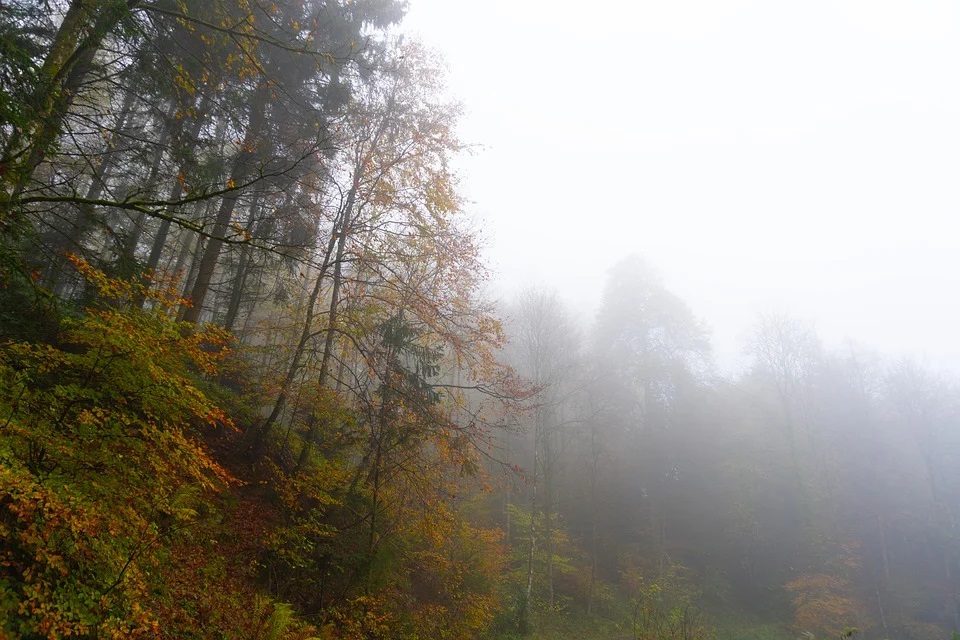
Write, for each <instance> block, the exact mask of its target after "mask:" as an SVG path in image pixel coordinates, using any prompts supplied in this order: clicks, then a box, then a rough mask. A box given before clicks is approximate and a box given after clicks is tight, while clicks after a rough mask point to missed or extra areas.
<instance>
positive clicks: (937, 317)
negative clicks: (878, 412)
mask: <svg viewBox="0 0 960 640" xmlns="http://www.w3.org/2000/svg"><path fill="white" fill-rule="evenodd" d="M958 20H960V2H948V1H945V0H900V1H895V0H805V1H804V2H787V1H784V0H762V1H760V0H758V1H754V2H751V1H749V0H640V1H637V2H624V1H622V0H618V1H615V2H607V3H595V4H588V3H584V2H566V1H553V2H548V1H546V0H526V1H524V0H517V1H514V2H509V1H506V0H410V13H409V17H408V20H407V27H408V29H409V30H411V31H413V32H416V33H419V34H420V36H421V39H422V40H423V41H424V42H426V43H427V44H428V45H429V46H431V47H433V48H435V49H437V50H438V51H440V52H441V53H442V54H443V55H444V57H445V58H446V60H447V62H448V64H449V66H450V73H451V75H450V85H451V91H452V93H453V95H455V96H456V97H457V98H458V99H460V100H461V101H462V102H463V104H464V105H465V107H466V109H467V115H466V117H465V119H464V122H463V126H462V128H461V132H462V136H463V138H464V139H465V140H467V141H470V142H476V143H479V144H482V145H483V147H484V148H483V149H482V150H481V151H480V152H479V153H477V154H476V155H475V156H473V157H471V158H469V159H466V160H465V161H464V162H463V165H462V166H463V170H462V173H463V178H464V186H465V192H466V194H467V197H468V198H470V200H471V201H472V202H473V205H472V210H473V212H474V213H475V214H476V215H477V216H478V217H480V218H482V219H483V220H485V221H486V227H487V235H488V237H489V241H490V249H489V253H488V254H489V257H490V261H491V264H492V265H493V266H494V268H495V269H496V271H497V272H498V274H499V280H498V283H499V284H498V290H499V291H502V292H503V293H504V294H505V295H509V293H510V292H512V291H514V290H516V289H518V288H521V287H523V286H526V285H528V284H535V283H540V284H546V285H548V286H555V287H556V288H557V289H559V290H560V291H561V293H562V295H563V296H564V297H565V298H566V299H567V300H568V301H569V302H570V303H572V304H575V305H577V306H578V307H580V308H586V309H588V314H589V315H590V316H591V317H592V313H593V309H594V308H595V307H596V305H597V303H598V301H599V297H600V291H601V289H602V286H603V282H604V278H605V275H606V270H607V268H608V267H609V266H610V265H612V264H613V263H614V262H616V261H617V260H619V259H620V258H622V257H624V256H625V255H627V254H629V253H634V252H635V253H639V254H641V255H643V256H644V257H645V258H646V259H647V260H649V261H650V262H651V263H652V264H653V265H655V266H656V267H657V268H658V269H659V270H660V271H661V272H662V274H663V276H664V279H665V281H666V283H667V285H668V286H669V288H671V289H672V290H673V291H674V292H675V293H677V294H678V295H680V296H681V297H682V298H684V299H685V300H686V301H687V303H688V304H689V305H690V306H691V308H692V309H693V310H694V312H695V313H696V314H697V315H698V316H699V317H701V318H702V319H704V320H705V321H706V322H707V323H708V324H709V325H710V326H711V327H712V328H713V334H714V344H715V347H716V351H717V355H718V360H719V361H720V362H721V363H723V364H724V365H726V366H731V365H732V364H734V363H735V362H736V359H737V357H738V354H739V345H740V341H739V336H740V335H741V334H742V333H743V332H744V331H745V330H746V328H747V327H748V326H749V325H750V324H751V323H753V321H754V320H755V319H756V317H757V314H758V313H759V312H761V311H770V310H776V311H788V312H789V313H791V314H792V315H794V316H796V317H798V318H802V319H807V320H813V321H815V323H816V327H817V329H818V332H819V333H820V335H821V337H822V338H823V339H824V340H825V341H826V342H827V344H828V345H832V346H836V345H839V344H840V343H841V342H842V341H843V340H845V339H846V338H848V337H849V338H852V339H854V340H856V341H857V342H860V343H864V344H867V345H870V346H873V347H876V348H878V349H880V350H882V351H884V352H887V353H892V354H903V353H913V354H916V355H918V356H920V357H924V358H925V359H926V360H927V362H929V363H930V364H933V365H940V366H950V367H951V368H954V369H956V370H960V297H958V294H960V287H958V284H960V222H958V216H957V212H958V209H960V38H958V35H960V34H958Z"/></svg>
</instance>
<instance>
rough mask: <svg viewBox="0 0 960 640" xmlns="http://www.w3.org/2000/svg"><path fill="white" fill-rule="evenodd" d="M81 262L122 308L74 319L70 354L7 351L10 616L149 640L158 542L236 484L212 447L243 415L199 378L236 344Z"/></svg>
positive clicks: (5, 492) (17, 630) (13, 629)
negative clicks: (137, 303) (227, 409)
mask: <svg viewBox="0 0 960 640" xmlns="http://www.w3.org/2000/svg"><path fill="white" fill-rule="evenodd" d="M77 266H78V268H79V269H80V270H81V272H82V273H84V275H85V276H86V277H87V278H88V279H89V281H90V282H91V284H92V285H93V286H95V287H96V289H97V291H98V293H99V295H100V296H101V299H103V300H106V301H109V302H110V304H104V305H102V306H101V307H100V308H91V309H89V310H88V313H87V315H86V316H84V317H82V318H80V319H77V320H67V321H65V322H64V325H63V326H64V328H63V331H62V333H61V335H60V336H59V338H60V340H61V345H60V346H55V345H49V344H30V343H23V342H7V343H5V344H3V345H2V351H0V380H2V384H0V388H2V392H0V393H2V396H0V407H2V409H0V415H2V420H3V422H2V427H0V471H2V473H3V480H4V481H3V482H2V483H0V486H2V494H0V504H2V507H3V512H2V519H3V520H2V522H3V526H2V529H0V534H2V538H3V545H2V546H3V549H4V552H3V573H2V576H3V577H2V580H0V589H2V594H3V595H2V598H0V602H2V603H3V604H2V607H3V612H4V615H0V619H3V620H6V621H8V622H7V623H6V624H7V625H12V626H8V627H7V632H8V633H14V634H18V635H19V636H29V635H31V634H40V635H44V636H49V637H56V636H58V635H77V636H79V635H85V634H94V633H96V634H102V635H106V636H110V635H111V634H112V635H113V636H116V637H137V636H138V635H146V634H151V633H154V631H155V630H156V628H157V624H158V621H157V618H156V617H155V616H153V615H152V614H151V613H150V611H149V608H148V607H147V606H145V605H146V602H147V600H148V597H147V595H146V590H147V588H148V585H149V582H150V581H149V579H148V576H149V575H150V573H151V571H153V570H154V569H153V567H154V566H155V563H156V561H157V555H156V548H157V546H158V545H160V544H162V543H163V542H164V541H166V540H170V539H173V538H175V537H176V536H177V535H178V533H179V532H180V531H181V530H182V529H184V528H186V527H189V526H191V524H192V523H193V522H195V521H196V519H197V517H198V516H199V514H200V511H199V510H200V509H203V508H204V504H205V502H206V501H208V500H209V499H210V496H212V495H214V494H215V493H216V492H218V491H219V490H221V489H222V487H224V486H226V485H227V484H228V483H229V482H231V479H230V476H229V474H228V473H227V472H226V471H225V470H224V469H223V468H222V467H221V466H220V465H218V464H217V463H216V462H214V461H213V460H212V459H211V457H210V455H209V453H208V451H207V449H206V447H205V446H204V445H203V444H202V442H201V441H200V440H199V437H200V436H201V434H202V433H203V432H204V431H208V430H211V429H217V430H221V429H228V428H230V421H229V419H228V418H227V417H226V416H225V415H224V414H223V413H222V412H221V411H220V410H219V409H218V408H217V407H215V406H214V405H212V404H211V403H209V402H208V401H207V400H206V398H205V397H204V395H203V394H202V393H201V392H200V391H199V390H198V389H197V387H196V386H195V385H194V384H193V382H192V379H193V375H194V373H193V371H202V372H205V373H206V374H213V373H214V372H215V368H216V363H217V361H218V360H219V359H220V358H221V357H222V354H223V348H224V336H222V335H221V334H219V333H218V332H216V331H201V332H195V333H194V332H188V333H185V332H184V331H183V327H181V326H179V325H178V324H177V323H176V322H175V321H173V320H171V319H170V317H169V316H168V315H166V313H165V311H166V310H167V309H169V308H170V307H171V306H172V305H173V304H175V303H176V300H175V299H171V298H170V297H169V293H168V292H165V291H164V290H157V291H156V292H155V293H153V294H151V295H153V296H154V297H155V300H156V301H157V305H156V306H155V307H154V308H153V309H152V310H151V311H149V312H145V313H144V312H140V311H139V310H131V309H130V307H129V306H127V305H128V303H129V301H130V300H131V299H132V297H133V296H134V295H136V293H137V292H136V291H135V285H133V284H131V283H128V282H119V281H113V280H109V279H107V278H106V277H105V276H104V275H103V274H102V273H101V272H98V271H96V270H94V269H92V268H91V267H89V266H88V265H86V264H85V263H83V262H78V263H77ZM14 612H16V615H13V614H14Z"/></svg>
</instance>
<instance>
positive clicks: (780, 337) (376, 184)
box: [0, 0, 960, 640]
mask: <svg viewBox="0 0 960 640" xmlns="http://www.w3.org/2000/svg"><path fill="white" fill-rule="evenodd" d="M407 10H408V6H407V3H405V2H403V1H402V0H338V1H328V0H45V1H40V0H4V1H3V2H0V184H2V189H0V638H2V639H19V638H25V639H26V638H37V639H39V638H45V639H51V640H53V639H60V638H98V639H101V638H170V639H173V638H234V639H237V640H240V639H245V640H282V639H291V640H292V639H301V640H307V639H309V638H316V639H329V640H333V639H343V640H347V639H350V640H360V639H384V640H386V639H394V638H396V639H414V638H417V639H424V640H426V639H434V638H437V639H472V638H478V639H519V638H558V639H564V638H567V639H584V640H591V639H597V640H626V639H635V640H709V639H712V638H716V639H719V640H838V639H840V638H854V637H855V638H863V639H868V640H885V639H889V640H946V639H949V638H951V637H954V638H956V637H957V635H956V634H957V632H958V631H960V472H958V463H960V458H958V455H960V386H958V385H957V382H956V380H955V379H954V378H953V377H951V376H952V374H951V372H950V371H948V370H941V369H939V368H937V367H935V366H931V365H928V364H926V363H925V361H924V360H923V358H914V357H910V356H904V355H902V354H888V353H886V352H885V351H883V345H876V349H875V348H874V347H873V346H870V345H866V344H863V343H861V342H858V341H855V340H852V341H850V342H847V343H845V344H844V345H842V346H837V345H836V344H828V342H826V341H824V340H822V339H821V338H820V337H819V336H818V332H817V329H816V326H815V325H814V322H813V320H815V319H810V320H808V319H805V318H802V317H798V316H795V315H793V314H791V313H789V312H786V311H779V310H772V311H771V310H768V311H764V312H762V313H760V312H758V313H757V314H756V315H755V320H754V322H753V324H752V325H751V326H745V327H743V334H742V337H743V339H742V345H741V346H742V354H743V355H742V362H743V363H744V365H743V366H742V367H740V368H738V369H736V370H734V369H731V368H729V367H724V366H720V365H719V364H718V362H717V358H716V356H715V347H714V346H713V344H712V343H713V341H714V339H713V337H712V335H711V330H710V328H709V326H710V325H709V324H708V321H709V318H701V317H700V316H699V315H698V314H696V313H695V312H694V311H693V309H692V307H691V306H690V305H689V304H688V303H687V302H686V301H685V300H684V299H683V298H682V297H681V296H680V295H678V294H677V293H675V290H674V289H672V288H671V287H670V286H669V283H668V279H667V278H665V277H664V276H663V275H661V272H660V271H659V270H658V268H657V265H655V264H653V263H652V261H650V260H649V259H648V258H645V257H644V255H643V252H642V251H640V250H639V248H638V250H637V251H635V252H633V253H632V254H631V253H625V254H624V255H620V256H605V255H598V252H595V251H594V250H592V249H591V248H590V245H591V243H592V242H593V240H592V238H593V236H594V234H595V233H597V230H596V229H593V228H590V225H589V223H587V224H586V225H584V226H583V228H580V229H577V230H575V232H576V233H580V234H582V237H581V240H580V241H581V242H582V245H583V253H582V254H581V255H577V256H568V258H567V259H568V260H569V261H571V262H577V263H578V268H579V269H580V270H581V271H583V272H586V273H589V274H590V278H591V282H592V285H591V286H592V287H593V288H594V289H595V290H596V291H597V292H598V294H597V299H598V300H600V303H599V305H598V306H596V307H595V308H594V307H593V306H592V305H591V306H587V305H586V304H584V305H578V304H576V303H571V302H569V298H568V297H566V296H565V295H563V294H562V293H561V292H560V291H558V290H557V289H556V287H554V286H553V285H550V284H544V283H543V282H540V281H539V280H538V279H536V278H533V277H530V278H529V279H528V280H526V281H524V280H523V278H522V277H516V278H513V280H512V281H511V282H509V283H507V286H506V287H504V286H503V283H502V282H501V280H500V274H498V273H497V272H496V271H495V270H494V269H493V268H492V267H491V265H490V263H489V261H488V260H487V258H486V256H487V253H486V251H487V246H488V244H490V243H496V242H497V237H498V236H499V235H501V234H502V235H506V234H510V233H511V230H510V229H509V228H488V226H489V225H487V224H486V223H485V222H484V221H483V219H482V218H481V217H479V216H477V215H475V211H474V209H473V205H472V201H471V199H470V198H469V197H468V196H467V194H466V192H465V190H464V188H463V180H464V175H463V174H462V171H461V169H460V168H461V167H462V166H463V165H462V164H461V158H462V157H463V156H464V155H469V154H471V153H474V152H476V153H481V154H482V153H483V151H482V150H479V151H478V150H477V148H476V147H475V146H474V145H478V144H482V143H483V142H484V141H483V140H472V139H466V138H465V137H464V136H462V135H461V130H460V128H459V126H460V122H461V119H462V117H463V108H462V107H461V106H460V104H459V103H458V102H457V96H456V94H455V92H453V91H451V90H450V88H449V85H448V83H447V79H446V78H447V74H448V69H449V67H448V64H447V63H445V62H444V60H443V59H442V56H441V55H440V54H439V53H437V52H435V51H434V49H432V48H431V47H430V46H428V45H426V44H422V40H421V39H419V38H417V37H416V36H415V35H413V34H411V33H408V31H407V30H406V28H405V26H404V19H405V17H404V16H405V13H406V12H407ZM489 43H490V46H491V47H500V46H508V43H505V42H501V41H498V39H497V37H496V34H489ZM530 72H531V73H535V72H534V71H530ZM573 80H574V79H573V78H571V81H573ZM581 80H583V78H580V79H579V80H577V82H579V81H581ZM577 90H578V91H580V90H585V89H583V88H578V89H577ZM650 99H651V100H653V99H656V98H655V96H652V97H651V98H650ZM557 135H558V136H561V137H562V136H570V135H572V132H571V131H560V132H558V133H557ZM573 146H574V145H573V143H572V142H571V147H573ZM571 153H572V154H573V153H574V152H573V150H571ZM571 162H575V158H574V157H571ZM562 187H563V185H562V184H546V185H540V184H533V183H531V184H529V185H528V188H529V189H531V190H534V191H536V190H556V189H560V188H562ZM580 215H582V216H584V217H585V218H586V219H589V218H590V216H591V213H590V212H581V214H580ZM630 215H631V216H633V217H636V218H638V219H639V220H640V221H641V222H642V221H643V219H644V218H645V217H650V218H653V217H656V216H657V215H658V213H657V212H656V211H647V210H643V209H631V211H630ZM770 215H771V216H775V215H776V213H775V212H773V211H771V212H770ZM542 220H543V222H542V224H543V225H545V226H550V225H552V224H557V225H559V224H560V223H559V222H556V223H554V222H551V217H550V212H544V213H543V218H542ZM571 232H574V231H571ZM610 233H616V230H610ZM526 242H528V243H530V247H531V249H530V250H531V251H534V246H535V247H536V249H535V250H536V251H540V252H544V251H549V250H550V247H549V243H548V242H547V241H543V240H538V238H536V237H530V238H527V239H526ZM813 253H814V252H811V258H810V259H811V260H813V259H815V256H814V255H813ZM606 259H609V260H610V263H609V265H607V264H606V263H604V260H606ZM610 265H612V266H610ZM758 268H762V266H758ZM944 295H948V294H947V293H946V292H945V294H944Z"/></svg>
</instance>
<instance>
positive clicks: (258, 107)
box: [180, 81, 270, 324]
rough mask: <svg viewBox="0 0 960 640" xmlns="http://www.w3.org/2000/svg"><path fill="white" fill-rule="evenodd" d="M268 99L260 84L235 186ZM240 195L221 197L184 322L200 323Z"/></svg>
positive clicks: (234, 176) (254, 142) (243, 173)
mask: <svg viewBox="0 0 960 640" xmlns="http://www.w3.org/2000/svg"><path fill="white" fill-rule="evenodd" d="M269 96H270V90H269V86H268V85H267V83H266V82H265V81H264V82H261V83H260V86H259V87H258V89H257V92H256V94H255V95H254V97H253V106H252V108H251V112H250V122H249V124H248V125H247V132H246V135H245V136H244V139H243V142H242V143H241V145H240V150H239V152H238V153H237V158H236V160H235V161H234V163H233V168H232V169H231V171H230V180H231V181H232V182H233V183H234V184H241V183H243V182H244V181H245V180H246V179H247V176H248V175H249V174H250V166H249V165H250V162H251V160H252V159H253V157H254V149H255V148H256V147H257V146H258V142H259V140H260V136H261V135H262V133H263V127H264V125H265V124H266V113H267V101H268V98H269ZM238 199H239V194H238V193H237V192H236V191H230V192H228V193H227V194H225V195H224V197H223V200H222V201H221V202H220V211H219V212H218V213H217V218H216V220H215V222H214V225H213V229H212V230H211V233H210V238H209V239H208V240H207V247H206V249H205V250H204V252H203V258H202V260H201V261H200V266H199V268H198V270H197V280H196V282H194V284H193V289H192V290H191V292H190V301H191V306H186V307H184V308H182V309H181V311H180V313H181V315H182V318H183V320H184V322H190V323H193V324H196V323H197V322H198V321H199V320H200V314H201V313H202V312H203V302H204V300H205V299H206V297H207V292H208V291H209V289H210V281H211V280H212V279H213V272H214V269H216V267H217V261H218V260H219V258H220V251H221V249H222V248H223V242H224V238H226V237H227V230H228V228H229V225H230V218H231V217H232V216H233V210H234V208H236V206H237V200H238Z"/></svg>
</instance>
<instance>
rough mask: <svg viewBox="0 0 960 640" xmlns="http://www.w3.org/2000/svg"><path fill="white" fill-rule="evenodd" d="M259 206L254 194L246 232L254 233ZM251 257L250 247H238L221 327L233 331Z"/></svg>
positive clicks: (245, 227) (257, 197)
mask: <svg viewBox="0 0 960 640" xmlns="http://www.w3.org/2000/svg"><path fill="white" fill-rule="evenodd" d="M259 208H260V196H259V194H258V195H256V196H255V197H254V199H253V202H251V203H250V215H249V216H248V217H247V224H246V226H244V229H245V230H246V232H247V233H249V234H251V236H252V235H254V234H253V231H254V229H255V227H256V226H257V225H256V219H257V211H258V210H259ZM251 259H252V254H251V251H250V247H248V246H246V245H244V246H242V247H240V260H239V261H238V262H237V273H236V274H235V275H234V278H233V288H232V290H231V292H230V302H229V303H228V304H227V315H226V317H225V318H224V319H223V328H224V329H226V330H227V331H233V325H234V323H235V322H236V321H237V316H238V315H239V314H240V306H241V304H242V303H243V293H244V289H245V287H246V281H247V271H248V268H249V265H250V261H251Z"/></svg>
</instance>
